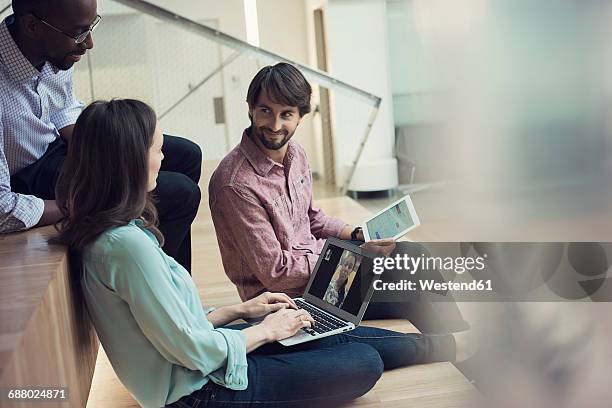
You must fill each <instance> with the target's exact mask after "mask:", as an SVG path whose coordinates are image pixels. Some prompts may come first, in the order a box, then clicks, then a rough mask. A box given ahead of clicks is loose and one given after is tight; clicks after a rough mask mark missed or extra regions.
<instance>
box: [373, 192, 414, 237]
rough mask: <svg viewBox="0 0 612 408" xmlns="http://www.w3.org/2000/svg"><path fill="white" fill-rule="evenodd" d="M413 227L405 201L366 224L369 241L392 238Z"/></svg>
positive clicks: (412, 220)
mask: <svg viewBox="0 0 612 408" xmlns="http://www.w3.org/2000/svg"><path fill="white" fill-rule="evenodd" d="M414 225H415V221H414V219H413V218H412V216H411V215H410V210H409V209H408V204H407V203H406V200H402V201H400V202H399V203H397V204H396V205H394V206H393V207H391V208H389V209H388V210H386V211H385V212H383V213H381V214H379V215H377V216H376V217H374V218H372V219H371V220H369V221H367V222H366V227H367V228H368V232H369V234H370V239H384V238H393V237H395V236H396V235H397V234H399V233H401V232H403V231H405V230H407V229H408V228H410V227H413V226H414Z"/></svg>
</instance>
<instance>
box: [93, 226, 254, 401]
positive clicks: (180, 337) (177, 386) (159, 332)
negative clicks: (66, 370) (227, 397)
mask: <svg viewBox="0 0 612 408" xmlns="http://www.w3.org/2000/svg"><path fill="white" fill-rule="evenodd" d="M141 225H142V222H141V221H140V220H135V221H132V222H130V223H129V224H128V225H125V226H121V227H117V228H112V229H110V230H108V231H106V232H104V233H103V234H101V235H100V236H99V237H98V238H97V239H96V241H94V242H93V243H91V244H90V245H88V246H87V247H86V248H85V250H84V251H83V263H84V273H83V280H82V288H83V291H84V294H85V301H86V303H87V309H88V311H89V314H90V316H91V318H92V320H93V324H94V326H95V328H96V332H97V333H98V337H99V338H100V342H101V343H102V346H103V347H104V351H105V352H106V354H107V355H108V358H109V360H110V362H111V364H112V366H113V369H114V370H115V373H116V374H117V376H118V377H119V379H120V380H121V382H122V383H123V384H124V385H125V387H126V388H127V389H128V390H129V391H130V392H131V393H132V395H133V396H134V398H135V399H136V400H137V401H138V403H139V404H140V405H142V406H144V407H161V406H164V405H166V404H170V403H172V402H174V401H176V400H178V399H180V398H181V397H182V396H184V395H188V394H191V393H192V392H193V391H195V390H197V389H200V388H202V386H203V385H204V384H206V383H207V382H208V381H209V380H211V381H213V382H215V383H217V384H219V385H222V386H224V387H227V388H230V389H234V390H243V389H245V388H246V387H247V385H248V384H247V359H246V343H245V338H244V334H243V333H242V332H241V331H238V330H230V329H223V328H215V327H214V326H213V325H212V324H211V323H210V322H209V321H208V319H207V318H206V314H207V313H206V311H205V310H204V309H203V307H202V303H201V301H200V296H199V293H198V290H197V288H196V286H195V284H194V283H193V280H192V279H191V276H189V274H188V273H187V271H186V270H185V269H184V268H183V267H182V266H181V265H179V264H178V263H177V262H176V261H175V260H174V259H172V258H171V257H169V256H167V255H166V254H165V253H164V252H163V251H162V249H161V248H160V247H159V245H158V242H157V239H156V238H155V236H154V235H153V234H152V233H151V232H149V231H147V230H145V229H143V228H141Z"/></svg>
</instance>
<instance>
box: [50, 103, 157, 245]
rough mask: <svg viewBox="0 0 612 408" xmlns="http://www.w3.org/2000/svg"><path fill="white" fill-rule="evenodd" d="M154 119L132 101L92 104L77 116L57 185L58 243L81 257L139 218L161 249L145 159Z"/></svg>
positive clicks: (151, 112)
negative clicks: (107, 234) (98, 240)
mask: <svg viewBox="0 0 612 408" xmlns="http://www.w3.org/2000/svg"><path fill="white" fill-rule="evenodd" d="M156 125H157V117H156V116H155V112H153V109H151V107H149V106H148V105H147V104H145V103H144V102H140V101H136V100H133V99H115V100H112V101H97V102H93V103H92V104H91V105H89V106H88V107H87V108H86V109H85V110H84V111H83V113H81V115H80V116H79V118H78V120H77V122H76V124H75V126H74V131H73V134H72V138H71V140H70V142H69V144H68V155H67V157H66V161H65V162H64V166H63V168H62V171H61V173H60V176H59V179H58V182H57V186H56V193H55V195H56V199H57V204H58V206H59V208H60V211H61V212H62V214H63V215H64V218H63V219H62V220H61V221H60V222H59V223H58V225H56V227H57V229H58V231H59V237H58V241H59V242H61V243H63V244H66V245H68V246H69V247H70V249H71V251H72V252H73V253H75V252H76V253H77V254H79V255H80V252H81V251H82V250H83V248H84V247H85V246H87V245H88V244H90V243H91V242H93V241H94V240H95V239H96V238H97V237H98V236H99V235H100V234H101V233H103V232H104V231H106V230H107V229H109V228H113V227H117V226H121V225H126V224H127V223H129V222H130V221H131V220H133V219H137V218H140V219H142V220H143V221H144V227H145V228H147V229H149V230H150V231H151V232H153V234H155V236H156V237H157V238H158V240H159V242H160V245H163V236H162V234H161V232H160V231H159V229H157V227H156V224H157V211H156V209H155V205H154V201H153V197H152V196H151V194H149V193H148V192H147V190H148V185H149V181H148V155H149V148H150V147H151V145H152V144H153V134H154V133H155V127H156Z"/></svg>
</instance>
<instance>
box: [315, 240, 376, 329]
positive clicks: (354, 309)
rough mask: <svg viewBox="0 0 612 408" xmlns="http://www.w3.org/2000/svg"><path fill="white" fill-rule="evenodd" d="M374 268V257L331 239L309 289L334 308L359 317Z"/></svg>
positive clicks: (316, 296) (322, 254)
mask: <svg viewBox="0 0 612 408" xmlns="http://www.w3.org/2000/svg"><path fill="white" fill-rule="evenodd" d="M340 245H342V246H340ZM343 247H344V248H343ZM371 271H372V259H371V258H369V257H367V256H365V255H363V254H362V253H361V251H360V249H359V248H356V247H354V246H352V245H347V244H345V243H340V242H337V241H336V240H333V239H330V240H328V242H327V244H326V245H325V247H324V248H323V252H322V253H321V256H320V257H319V261H318V263H317V268H316V269H315V271H314V273H315V276H314V277H313V279H312V281H311V282H310V285H309V287H308V289H307V293H308V294H309V295H311V296H314V297H315V298H317V299H319V300H322V301H323V302H324V305H325V306H331V310H334V309H336V308H337V309H340V310H342V311H344V312H346V313H349V314H350V315H352V316H355V317H357V316H358V315H359V312H360V310H361V306H362V305H363V303H364V300H365V298H366V295H367V293H368V288H369V287H370V285H371V280H372V277H373V275H372V273H371ZM366 281H367V282H366ZM317 303H319V302H317ZM326 309H329V308H328V307H326Z"/></svg>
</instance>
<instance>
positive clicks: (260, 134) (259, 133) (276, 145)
mask: <svg viewBox="0 0 612 408" xmlns="http://www.w3.org/2000/svg"><path fill="white" fill-rule="evenodd" d="M264 129H265V127H263V126H262V127H255V126H253V133H255V136H256V137H257V138H258V139H259V141H260V142H261V144H262V145H264V147H265V148H266V149H269V150H279V149H281V148H282V147H283V146H285V145H286V144H287V142H289V140H290V139H291V137H292V136H293V133H291V134H289V132H288V131H286V130H284V129H283V138H282V139H281V141H280V142H272V141H269V140H268V139H266V134H265V133H264ZM294 133H295V132H294Z"/></svg>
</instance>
